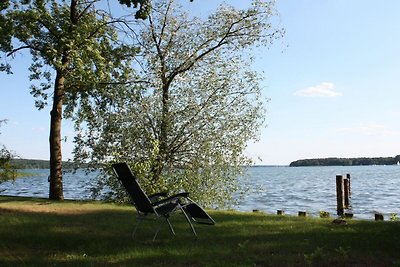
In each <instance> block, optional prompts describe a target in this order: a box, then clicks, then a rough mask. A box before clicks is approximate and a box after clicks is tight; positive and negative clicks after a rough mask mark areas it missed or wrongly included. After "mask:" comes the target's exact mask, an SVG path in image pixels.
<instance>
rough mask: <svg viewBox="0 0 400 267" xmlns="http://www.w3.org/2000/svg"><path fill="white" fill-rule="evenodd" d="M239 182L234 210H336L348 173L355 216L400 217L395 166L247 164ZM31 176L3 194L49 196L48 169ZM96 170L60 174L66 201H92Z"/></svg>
mask: <svg viewBox="0 0 400 267" xmlns="http://www.w3.org/2000/svg"><path fill="white" fill-rule="evenodd" d="M246 170H247V177H246V178H244V177H240V178H239V180H240V182H241V183H242V184H243V185H245V186H248V187H249V189H250V190H249V192H248V193H247V194H246V196H245V197H244V199H243V200H241V201H239V204H238V205H236V206H235V207H234V208H235V209H237V210H240V211H252V210H255V209H257V210H261V211H264V212H267V213H276V211H277V210H278V209H281V210H284V211H285V214H291V215H296V214H297V213H298V211H306V212H307V213H308V214H310V215H311V216H319V211H322V210H323V211H328V212H330V213H331V214H332V215H335V214H336V175H346V174H347V173H349V174H350V175H351V200H350V202H351V203H350V204H351V209H352V212H353V213H354V217H355V218H360V219H373V218H374V213H375V212H380V213H383V214H384V216H385V220H388V219H389V218H390V214H391V213H397V214H399V215H400V167H399V166H343V167H342V166H332V167H249V168H247V169H246ZM24 172H27V173H34V174H35V175H36V176H33V177H22V178H19V179H17V180H16V181H15V182H5V183H2V184H0V194H1V195H15V196H32V197H48V187H49V184H48V181H47V179H48V175H49V170H24ZM94 184H95V174H90V175H85V173H84V172H83V171H78V172H77V173H75V174H73V173H65V174H64V197H65V198H66V199H80V200H83V199H90V197H91V192H90V188H91V187H92V186H93V185H94Z"/></svg>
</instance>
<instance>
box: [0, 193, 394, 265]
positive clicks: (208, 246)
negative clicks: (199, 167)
mask: <svg viewBox="0 0 400 267" xmlns="http://www.w3.org/2000/svg"><path fill="white" fill-rule="evenodd" d="M210 214H211V215H212V216H213V217H214V219H215V220H216V221H217V224H216V225H215V226H202V225H195V227H196V230H197V231H198V234H199V239H198V240H195V239H194V238H193V235H192V234H191V232H190V230H189V228H188V226H187V224H186V223H185V221H184V220H183V218H182V217H183V216H181V215H180V214H177V215H176V216H174V218H173V220H172V223H173V225H174V227H175V230H176V232H177V235H176V236H175V237H172V236H171V234H170V233H169V231H168V227H167V225H166V224H165V227H164V228H162V230H161V232H160V234H159V236H158V238H157V240H156V242H154V243H153V242H151V238H152V234H153V233H154V229H152V228H149V227H141V228H140V229H139V231H138V234H137V236H135V239H132V238H131V231H132V228H133V226H134V224H135V220H136V216H135V213H134V211H133V209H132V208H131V207H128V206H118V205H114V204H105V203H98V202H76V201H65V202H63V203H57V202H50V201H47V200H43V199H31V198H16V197H0V225H1V227H0V240H1V242H0V266H400V254H399V251H400V235H399V233H400V223H399V222H375V221H357V220H353V221H348V222H347V224H346V225H337V224H332V220H333V219H319V218H299V217H295V216H283V217H281V216H276V215H266V214H263V213H238V212H222V211H214V212H210Z"/></svg>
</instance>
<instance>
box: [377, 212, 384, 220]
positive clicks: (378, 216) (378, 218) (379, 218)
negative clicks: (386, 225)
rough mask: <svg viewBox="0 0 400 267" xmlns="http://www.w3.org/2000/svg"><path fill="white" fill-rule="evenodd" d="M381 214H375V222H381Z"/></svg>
mask: <svg viewBox="0 0 400 267" xmlns="http://www.w3.org/2000/svg"><path fill="white" fill-rule="evenodd" d="M383 220H384V218H383V214H382V213H375V221H383Z"/></svg>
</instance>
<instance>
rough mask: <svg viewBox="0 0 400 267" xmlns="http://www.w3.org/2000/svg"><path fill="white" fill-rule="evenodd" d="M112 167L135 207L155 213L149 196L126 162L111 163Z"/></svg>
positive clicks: (141, 210)
mask: <svg viewBox="0 0 400 267" xmlns="http://www.w3.org/2000/svg"><path fill="white" fill-rule="evenodd" d="M112 168H113V170H114V172H115V174H116V175H117V177H118V179H119V180H120V181H121V183H122V185H123V186H124V188H125V190H126V191H127V192H128V194H129V196H130V197H131V199H132V201H133V204H134V205H135V207H136V209H137V210H138V211H140V212H145V213H155V210H154V208H153V206H152V205H151V202H150V200H149V198H148V197H147V195H146V194H145V192H144V191H143V190H142V188H141V187H140V185H139V183H138V182H137V180H136V178H135V176H134V175H133V173H132V171H131V169H130V168H129V166H128V164H126V163H117V164H113V165H112Z"/></svg>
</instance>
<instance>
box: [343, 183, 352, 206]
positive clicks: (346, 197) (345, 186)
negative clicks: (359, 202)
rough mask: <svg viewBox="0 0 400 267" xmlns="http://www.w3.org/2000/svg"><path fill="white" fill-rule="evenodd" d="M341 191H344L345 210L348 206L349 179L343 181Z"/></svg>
mask: <svg viewBox="0 0 400 267" xmlns="http://www.w3.org/2000/svg"><path fill="white" fill-rule="evenodd" d="M343 189H344V207H345V208H346V209H348V208H349V206H350V181H349V179H347V178H346V179H343Z"/></svg>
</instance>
